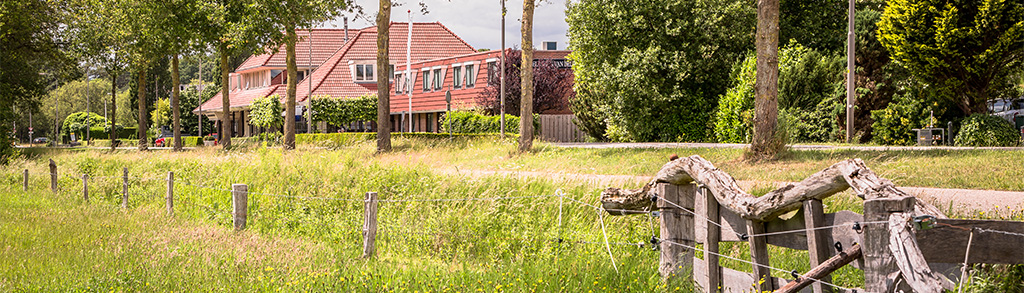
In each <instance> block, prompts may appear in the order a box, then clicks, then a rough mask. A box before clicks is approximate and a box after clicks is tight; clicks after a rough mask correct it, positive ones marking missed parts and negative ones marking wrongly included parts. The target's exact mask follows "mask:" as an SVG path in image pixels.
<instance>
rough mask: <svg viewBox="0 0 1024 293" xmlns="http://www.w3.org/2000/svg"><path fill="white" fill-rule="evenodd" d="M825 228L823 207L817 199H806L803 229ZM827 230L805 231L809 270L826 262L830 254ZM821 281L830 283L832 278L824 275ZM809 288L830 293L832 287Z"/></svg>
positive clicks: (815, 283) (830, 246)
mask: <svg viewBox="0 0 1024 293" xmlns="http://www.w3.org/2000/svg"><path fill="white" fill-rule="evenodd" d="M823 226H825V211H824V206H822V204H821V200H819V199H808V200H805V201H804V227H805V228H807V229H814V228H817V227H823ZM826 233H829V230H825V229H820V230H810V231H807V255H808V259H809V262H810V264H811V268H815V267H818V265H820V264H821V263H822V262H824V261H825V260H828V259H829V258H830V257H831V256H832V254H831V253H830V251H832V249H831V248H832V245H829V243H827V241H828V234H826ZM819 280H821V281H825V282H829V283H832V276H831V275H825V276H824V277H822V278H821V279H819ZM811 288H812V289H814V293H831V292H832V287H829V286H825V284H822V283H821V282H814V283H813V284H811Z"/></svg>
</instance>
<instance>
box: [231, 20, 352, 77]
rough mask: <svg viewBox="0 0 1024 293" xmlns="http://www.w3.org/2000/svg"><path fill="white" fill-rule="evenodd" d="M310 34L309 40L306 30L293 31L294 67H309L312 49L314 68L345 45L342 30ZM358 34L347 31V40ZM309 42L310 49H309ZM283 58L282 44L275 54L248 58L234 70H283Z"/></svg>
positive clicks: (320, 30)
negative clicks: (267, 68)
mask: <svg viewBox="0 0 1024 293" xmlns="http://www.w3.org/2000/svg"><path fill="white" fill-rule="evenodd" d="M312 32H313V34H312V38H311V37H310V34H309V33H310V32H309V31H308V30H298V31H295V34H296V35H298V37H299V41H298V42H296V43H295V56H296V58H295V65H296V66H298V67H299V68H309V67H310V65H309V64H310V60H309V59H310V58H309V57H310V49H312V53H313V55H312V57H313V58H312V59H313V60H312V64H313V67H316V66H319V65H320V64H321V63H323V62H324V61H325V60H327V58H329V57H330V56H331V55H332V54H334V52H336V51H338V48H339V47H341V46H342V45H343V44H344V43H345V30H344V29H314V30H313V31H312ZM358 32H359V30H355V29H350V30H348V36H349V39H351V38H352V37H354V36H355V35H356V33H358ZM311 42H312V48H310V43H311ZM285 57H286V54H285V46H284V45H283V44H282V45H281V46H280V47H278V51H277V53H266V54H261V55H253V56H250V57H249V59H246V60H245V62H243V63H242V65H239V66H238V68H236V69H235V72H242V71H245V70H249V69H253V68H258V67H262V66H266V67H275V68H284V67H285V66H287V64H285Z"/></svg>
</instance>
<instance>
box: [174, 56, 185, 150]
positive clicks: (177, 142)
mask: <svg viewBox="0 0 1024 293" xmlns="http://www.w3.org/2000/svg"><path fill="white" fill-rule="evenodd" d="M180 86H181V77H180V76H179V72H178V54H174V57H172V58H171V112H172V114H171V115H173V116H174V117H173V118H174V122H173V123H174V124H173V125H174V151H176V152H180V151H181V144H182V142H181V107H180V106H179V105H180V103H179V102H180V101H178V100H179V99H181V91H180V90H179V89H178V88H179V87H180Z"/></svg>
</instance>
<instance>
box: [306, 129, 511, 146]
mask: <svg viewBox="0 0 1024 293" xmlns="http://www.w3.org/2000/svg"><path fill="white" fill-rule="evenodd" d="M492 136H493V137H497V136H499V135H498V134H496V133H454V134H452V135H451V137H453V138H455V139H467V138H478V137H492ZM507 136H508V137H512V138H515V137H517V135H514V134H510V135H507ZM391 138H393V139H394V138H425V139H448V138H449V135H448V133H434V132H414V133H397V132H396V133H392V134H391ZM376 139H377V133H373V132H343V133H300V134H296V135H295V144H297V145H312V146H317V147H344V146H351V145H356V144H359V143H362V142H368V141H373V140H376Z"/></svg>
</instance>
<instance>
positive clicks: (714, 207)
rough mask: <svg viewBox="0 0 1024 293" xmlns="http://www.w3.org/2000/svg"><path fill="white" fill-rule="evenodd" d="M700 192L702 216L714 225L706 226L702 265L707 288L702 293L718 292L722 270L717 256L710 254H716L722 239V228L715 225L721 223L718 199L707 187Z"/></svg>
mask: <svg viewBox="0 0 1024 293" xmlns="http://www.w3.org/2000/svg"><path fill="white" fill-rule="evenodd" d="M700 190H701V195H703V197H704V207H705V208H704V216H705V217H707V219H708V220H711V222H712V223H714V224H708V225H707V227H708V233H707V240H706V241H705V243H704V249H705V250H707V252H705V253H704V263H706V264H707V265H706V267H707V269H708V287H707V288H704V292H718V291H719V288H718V287H721V286H722V268H721V266H719V264H718V255H715V254H712V253H718V242H719V241H721V239H722V228H721V227H718V226H717V225H715V224H718V223H719V222H721V219H720V218H719V215H718V199H715V195H713V194H711V190H709V189H708V188H707V187H703V186H702V187H701V188H700Z"/></svg>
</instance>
